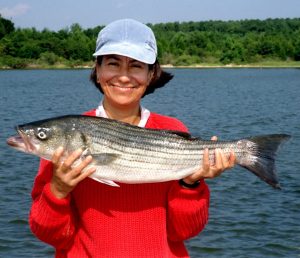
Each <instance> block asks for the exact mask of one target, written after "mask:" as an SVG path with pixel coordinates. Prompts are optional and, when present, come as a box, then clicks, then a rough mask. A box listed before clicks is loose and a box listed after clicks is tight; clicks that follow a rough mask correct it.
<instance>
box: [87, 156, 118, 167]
mask: <svg viewBox="0 0 300 258" xmlns="http://www.w3.org/2000/svg"><path fill="white" fill-rule="evenodd" d="M92 157H93V164H96V165H98V166H101V165H107V164H109V163H111V162H113V161H114V160H115V159H117V158H118V157H120V154H115V153H100V154H92Z"/></svg>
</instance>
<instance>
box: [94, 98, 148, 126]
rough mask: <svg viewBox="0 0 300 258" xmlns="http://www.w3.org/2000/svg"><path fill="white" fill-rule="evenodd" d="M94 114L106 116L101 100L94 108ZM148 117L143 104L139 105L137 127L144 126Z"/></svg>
mask: <svg viewBox="0 0 300 258" xmlns="http://www.w3.org/2000/svg"><path fill="white" fill-rule="evenodd" d="M96 116H99V117H104V118H108V116H107V114H106V112H105V109H104V107H103V102H102V101H101V102H100V104H99V106H98V107H97V109H96ZM149 117H150V111H149V110H148V109H146V108H144V107H143V106H141V120H140V122H139V124H138V126H139V127H145V126H146V124H147V121H148V119H149Z"/></svg>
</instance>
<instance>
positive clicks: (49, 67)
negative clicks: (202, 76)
mask: <svg viewBox="0 0 300 258" xmlns="http://www.w3.org/2000/svg"><path fill="white" fill-rule="evenodd" d="M161 67H162V68H164V69H216V68H232V69H233V68H236V69H238V68H254V69H264V68H266V69H267V68H274V69H275V68H278V69H280V68H300V61H298V62H297V61H293V62H276V61H274V62H271V61H270V62H267V61H266V62H261V63H253V64H209V63H203V64H194V65H178V66H176V65H172V64H161ZM92 68H93V62H91V63H90V64H86V63H84V64H82V65H67V64H62V63H60V64H54V65H44V64H34V63H31V64H30V63H29V64H27V65H26V67H21V68H12V67H9V66H0V70H52V69H53V70H60V69H92Z"/></svg>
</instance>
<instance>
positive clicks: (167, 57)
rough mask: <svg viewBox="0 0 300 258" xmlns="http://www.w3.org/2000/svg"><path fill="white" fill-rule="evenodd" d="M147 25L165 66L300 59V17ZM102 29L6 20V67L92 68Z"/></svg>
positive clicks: (2, 22) (1, 31) (2, 29)
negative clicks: (55, 28)
mask: <svg viewBox="0 0 300 258" xmlns="http://www.w3.org/2000/svg"><path fill="white" fill-rule="evenodd" d="M147 25H148V26H150V27H151V28H152V29H153V31H154V34H155V36H156V38H157V45H158V59H159V61H160V63H161V64H171V65H175V66H185V65H195V64H202V63H205V64H251V63H257V62H262V61H265V60H279V61H289V60H291V61H300V18H293V19H266V20H240V21H201V22H193V21H191V22H169V23H158V24H151V23H150V24H147ZM101 28H103V26H97V27H95V28H88V29H83V28H82V27H81V26H80V25H79V24H77V23H75V24H73V25H71V26H70V27H67V28H64V29H61V30H58V31H51V30H49V29H43V30H41V31H38V30H36V29H35V28H22V29H21V28H15V26H14V24H13V22H12V21H10V20H7V19H4V18H3V17H1V16H0V67H11V68H24V67H27V66H28V65H29V64H36V65H38V66H47V65H48V66H53V65H59V64H65V65H67V66H71V67H73V66H76V65H82V64H91V63H92V61H93V56H92V54H93V52H94V50H95V42H96V38H97V35H98V33H99V31H100V29H101Z"/></svg>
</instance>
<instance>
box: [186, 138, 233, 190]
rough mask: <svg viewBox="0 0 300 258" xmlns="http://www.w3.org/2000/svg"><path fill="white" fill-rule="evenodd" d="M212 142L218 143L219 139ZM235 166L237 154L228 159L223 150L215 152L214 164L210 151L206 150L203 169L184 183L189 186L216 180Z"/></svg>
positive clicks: (231, 154)
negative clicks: (202, 180)
mask: <svg viewBox="0 0 300 258" xmlns="http://www.w3.org/2000/svg"><path fill="white" fill-rule="evenodd" d="M211 140H213V141H216V140H217V137H216V136H213V137H212V138H211ZM234 165H235V154H234V152H231V153H230V156H229V158H226V156H225V155H224V153H223V152H222V150H221V149H216V150H215V161H214V164H211V163H210V160H209V152H208V149H205V150H204V154H203V164H202V168H201V169H200V170H198V171H196V172H195V173H194V174H192V175H190V176H188V177H186V178H184V179H183V181H184V182H185V183H187V184H190V185H192V184H194V183H195V182H197V181H199V180H201V179H204V178H215V177H218V176H219V175H221V174H222V172H224V171H225V170H226V169H230V168H232V167H233V166H234Z"/></svg>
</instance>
